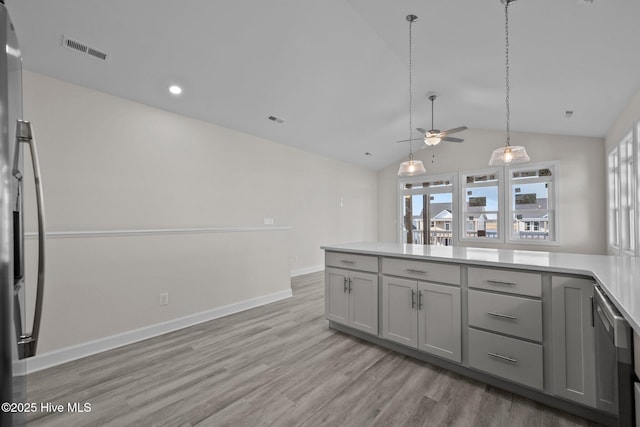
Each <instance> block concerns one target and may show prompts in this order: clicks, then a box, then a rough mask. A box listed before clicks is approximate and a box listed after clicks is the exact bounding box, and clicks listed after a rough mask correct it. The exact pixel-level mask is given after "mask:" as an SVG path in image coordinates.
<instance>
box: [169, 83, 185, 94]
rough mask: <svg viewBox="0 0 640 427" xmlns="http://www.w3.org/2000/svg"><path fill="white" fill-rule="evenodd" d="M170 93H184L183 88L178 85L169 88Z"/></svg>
mask: <svg viewBox="0 0 640 427" xmlns="http://www.w3.org/2000/svg"><path fill="white" fill-rule="evenodd" d="M169 92H171V94H172V95H180V94H181V93H182V88H181V87H180V86H178V85H171V86H169Z"/></svg>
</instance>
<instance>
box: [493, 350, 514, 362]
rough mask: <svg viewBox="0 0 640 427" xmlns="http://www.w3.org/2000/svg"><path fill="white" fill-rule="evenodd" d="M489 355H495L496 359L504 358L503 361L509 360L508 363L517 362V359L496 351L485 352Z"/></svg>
mask: <svg viewBox="0 0 640 427" xmlns="http://www.w3.org/2000/svg"><path fill="white" fill-rule="evenodd" d="M487 354H488V355H489V356H491V357H495V358H496V359H500V360H504V361H505V362H509V363H518V360H517V359H514V358H512V357H508V356H503V355H501V354H498V353H491V352H489V353H487Z"/></svg>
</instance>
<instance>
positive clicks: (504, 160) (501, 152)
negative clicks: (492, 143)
mask: <svg viewBox="0 0 640 427" xmlns="http://www.w3.org/2000/svg"><path fill="white" fill-rule="evenodd" d="M529 160H531V159H530V158H529V155H528V154H527V150H526V149H525V148H524V147H523V146H521V145H507V146H506V147H500V148H496V149H495V150H493V153H491V159H490V160H489V165H490V166H498V165H510V164H512V163H524V162H528V161H529Z"/></svg>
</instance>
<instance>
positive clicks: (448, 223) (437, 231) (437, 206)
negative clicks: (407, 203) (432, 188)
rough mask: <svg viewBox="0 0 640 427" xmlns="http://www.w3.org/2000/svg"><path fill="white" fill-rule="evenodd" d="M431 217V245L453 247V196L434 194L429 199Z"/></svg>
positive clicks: (450, 194) (449, 194)
mask: <svg viewBox="0 0 640 427" xmlns="http://www.w3.org/2000/svg"><path fill="white" fill-rule="evenodd" d="M429 215H430V216H431V230H430V242H429V244H430V245H435V246H451V245H452V244H453V232H452V230H453V227H452V222H453V194H452V193H440V194H432V195H431V196H430V198H429Z"/></svg>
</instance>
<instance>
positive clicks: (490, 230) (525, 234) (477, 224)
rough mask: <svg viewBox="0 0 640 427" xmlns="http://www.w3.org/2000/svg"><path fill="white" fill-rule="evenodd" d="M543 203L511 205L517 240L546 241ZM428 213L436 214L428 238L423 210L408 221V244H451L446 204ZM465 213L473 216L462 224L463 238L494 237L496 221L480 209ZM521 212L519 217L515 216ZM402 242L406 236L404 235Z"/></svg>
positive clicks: (546, 219) (449, 212) (546, 214)
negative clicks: (513, 206)
mask: <svg viewBox="0 0 640 427" xmlns="http://www.w3.org/2000/svg"><path fill="white" fill-rule="evenodd" d="M547 205H548V204H547V199H546V198H539V199H537V200H536V202H535V203H526V204H523V203H520V204H516V205H515V212H516V214H515V218H514V221H513V232H514V234H517V237H519V238H520V239H548V238H549V212H548V208H547ZM429 208H430V211H431V213H434V212H437V213H436V214H435V215H432V216H431V218H430V227H429V228H430V238H429V239H427V238H426V236H425V235H426V234H427V232H428V231H427V230H426V227H425V224H424V220H425V212H424V209H423V210H422V212H420V214H419V215H413V216H412V218H411V228H412V233H411V234H412V242H410V243H415V244H419V245H423V244H429V245H436V246H450V245H452V244H453V232H452V230H453V224H452V221H453V213H452V210H451V204H450V203H432V204H430V206H429ZM468 211H469V212H477V213H478V214H475V215H473V216H470V217H469V219H468V220H467V221H466V222H465V230H464V232H465V233H466V235H467V237H475V236H477V237H493V238H495V237H496V236H497V233H498V221H497V219H496V218H495V217H489V216H487V215H486V214H484V213H482V212H483V211H484V207H470V208H468ZM519 212H521V213H519ZM405 239H406V234H405Z"/></svg>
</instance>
